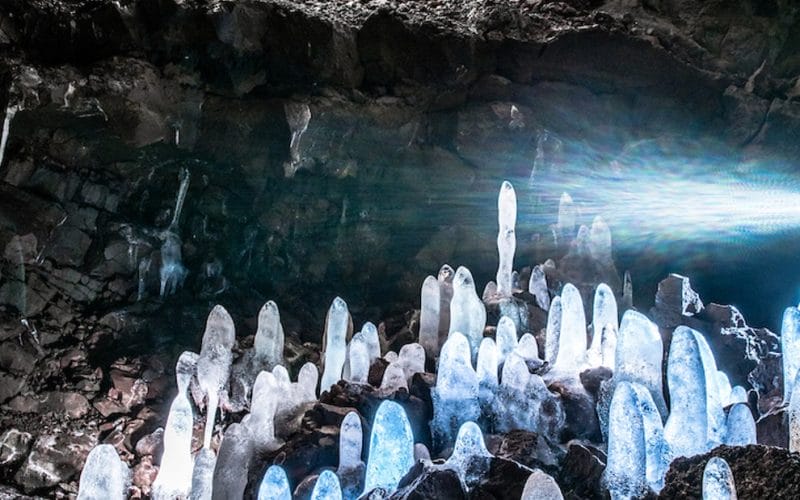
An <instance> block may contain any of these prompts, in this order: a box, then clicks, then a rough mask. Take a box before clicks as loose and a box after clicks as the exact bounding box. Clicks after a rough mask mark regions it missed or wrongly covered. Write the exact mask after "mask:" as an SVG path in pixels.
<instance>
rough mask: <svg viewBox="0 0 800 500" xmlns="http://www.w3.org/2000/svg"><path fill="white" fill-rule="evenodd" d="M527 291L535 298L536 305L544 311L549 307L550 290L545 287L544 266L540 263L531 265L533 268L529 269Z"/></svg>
mask: <svg viewBox="0 0 800 500" xmlns="http://www.w3.org/2000/svg"><path fill="white" fill-rule="evenodd" d="M528 292H529V293H530V294H531V295H533V296H534V298H536V305H538V306H539V307H540V308H541V309H543V310H545V311H547V310H549V309H550V291H549V289H548V287H547V278H546V277H545V274H544V268H542V266H540V265H536V266H533V269H531V277H530V280H528Z"/></svg>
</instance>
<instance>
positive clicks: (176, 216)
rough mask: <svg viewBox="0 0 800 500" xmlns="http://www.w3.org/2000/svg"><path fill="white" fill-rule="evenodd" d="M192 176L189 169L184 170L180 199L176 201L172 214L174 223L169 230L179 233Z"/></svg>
mask: <svg viewBox="0 0 800 500" xmlns="http://www.w3.org/2000/svg"><path fill="white" fill-rule="evenodd" d="M191 178H192V176H191V174H190V173H189V170H188V169H185V168H182V169H181V174H180V179H181V184H180V187H179V188H178V197H177V198H176V199H175V210H174V211H173V212H172V222H170V224H169V230H170V231H175V232H177V228H178V224H179V223H180V219H181V212H183V203H184V202H185V201H186V192H187V191H188V190H189V181H190V180H191Z"/></svg>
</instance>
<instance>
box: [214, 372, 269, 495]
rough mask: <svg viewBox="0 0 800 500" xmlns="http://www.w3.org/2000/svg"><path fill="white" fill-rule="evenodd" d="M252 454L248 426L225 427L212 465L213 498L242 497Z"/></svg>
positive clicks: (251, 441) (234, 425) (232, 425)
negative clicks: (214, 465) (215, 461)
mask: <svg viewBox="0 0 800 500" xmlns="http://www.w3.org/2000/svg"><path fill="white" fill-rule="evenodd" d="M262 373H265V372H262ZM253 454H254V450H253V438H252V435H251V433H250V429H249V428H248V426H246V425H242V424H231V425H230V426H229V427H228V428H227V429H225V434H224V435H223V436H222V444H221V445H220V447H219V455H218V456H217V465H216V467H214V486H213V493H212V496H211V498H212V499H213V500H234V499H240V498H243V497H244V489H245V487H246V486H247V477H248V472H249V470H250V465H251V460H252V458H253Z"/></svg>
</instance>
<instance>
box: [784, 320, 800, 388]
mask: <svg viewBox="0 0 800 500" xmlns="http://www.w3.org/2000/svg"><path fill="white" fill-rule="evenodd" d="M781 352H782V353H783V356H782V357H781V362H782V363H783V402H784V403H789V398H791V396H792V391H793V389H794V382H795V379H796V378H797V373H798V369H800V309H798V308H797V307H787V308H786V310H785V311H784V312H783V322H782V324H781Z"/></svg>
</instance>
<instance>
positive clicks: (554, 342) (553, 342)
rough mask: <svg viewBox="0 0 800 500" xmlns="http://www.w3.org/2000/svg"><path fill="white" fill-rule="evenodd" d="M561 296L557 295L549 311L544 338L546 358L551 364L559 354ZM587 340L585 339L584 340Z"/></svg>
mask: <svg viewBox="0 0 800 500" xmlns="http://www.w3.org/2000/svg"><path fill="white" fill-rule="evenodd" d="M561 313H562V308H561V297H560V296H559V297H555V298H554V299H553V302H552V303H551V304H550V310H549V311H547V329H546V330H545V340H544V360H545V361H546V362H548V363H550V364H551V365H552V364H553V363H555V362H556V356H558V343H559V342H560V340H559V339H560V337H561ZM584 342H585V341H584Z"/></svg>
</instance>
